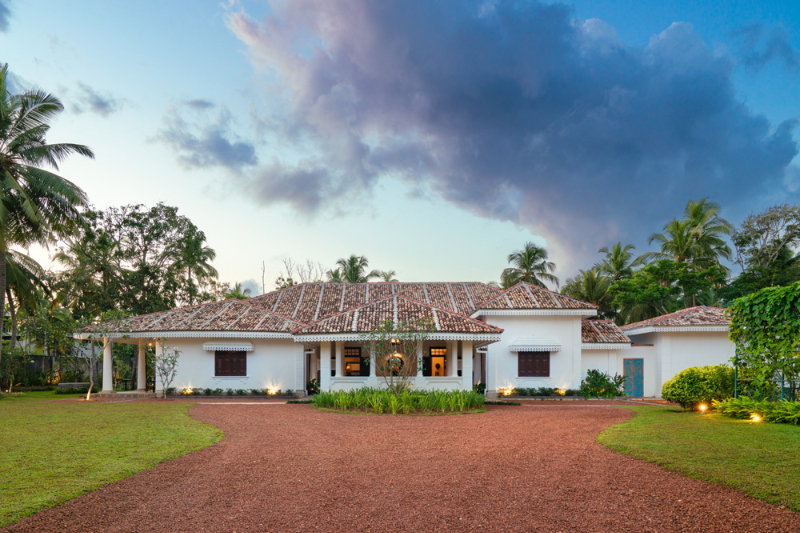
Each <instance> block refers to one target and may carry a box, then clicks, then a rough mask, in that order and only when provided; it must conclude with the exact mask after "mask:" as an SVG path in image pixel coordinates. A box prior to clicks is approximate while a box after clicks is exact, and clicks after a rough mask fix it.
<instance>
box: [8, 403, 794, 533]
mask: <svg viewBox="0 0 800 533" xmlns="http://www.w3.org/2000/svg"><path fill="white" fill-rule="evenodd" d="M190 413H191V415H192V416H194V417H196V418H198V419H200V420H203V421H206V422H208V423H210V424H213V425H215V426H217V427H219V428H221V429H223V430H224V431H225V434H226V437H225V438H224V439H223V440H222V441H221V442H220V443H218V444H216V445H214V446H211V447H209V448H206V449H203V450H200V451H198V452H195V453H192V454H189V455H187V456H184V457H181V458H179V459H176V460H174V461H171V462H168V463H164V464H162V465H160V466H158V467H156V468H154V469H152V470H149V471H147V472H143V473H141V474H139V475H136V476H133V477H131V478H128V479H125V480H122V481H120V482H117V483H113V484H111V485H107V486H105V487H103V488H101V489H100V490H97V491H95V492H92V493H89V494H86V495H84V496H82V497H80V498H76V499H74V500H72V501H70V502H67V503H66V504H64V505H61V506H59V507H55V508H52V509H49V510H46V511H43V512H40V513H38V514H36V515H34V516H32V517H29V518H27V519H25V520H23V521H22V522H19V523H17V524H14V525H12V526H9V527H8V528H7V529H6V530H5V531H7V532H12V531H13V532H21V531H26V532H50V531H52V532H56V531H58V532H88V531H92V532H95V533H99V532H145V531H147V532H149V531H159V532H160V531H164V532H167V531H169V532H175V531H178V532H181V531H187V532H188V531H198V532H200V531H219V532H231V531H236V532H246V531H247V532H249V531H276V532H303V533H307V532H315V531H320V532H338V531H342V532H345V531H346V532H362V531H370V532H384V531H386V532H389V531H402V532H412V531H413V532H426V531H443V532H444V531H448V532H452V531H493V532H494V531H501V532H522V531H525V532H527V531H536V532H539V531H541V532H578V531H580V532H615V533H617V532H637V533H642V532H675V531H681V532H683V531H692V532H695V531H698V532H726V533H728V532H731V531H734V532H737V533H741V532H750V531H753V532H755V531H758V532H764V531H775V532H778V531H780V532H790V531H800V515H797V514H795V513H792V512H790V511H787V510H784V509H778V508H777V507H774V506H771V505H768V504H766V503H763V502H761V501H758V500H755V499H752V498H749V497H747V496H745V495H743V494H741V493H739V492H736V491H733V490H730V489H727V488H724V487H718V486H715V485H710V484H707V483H703V482H700V481H696V480H692V479H688V478H684V477H681V476H679V475H677V474H674V473H671V472H668V471H666V470H663V469H660V468H658V467H656V466H654V465H652V464H648V463H645V462H642V461H638V460H635V459H632V458H629V457H627V456H623V455H618V454H615V453H613V452H610V451H608V450H607V449H605V448H603V447H602V446H600V445H599V444H598V443H597V442H596V440H595V437H596V435H597V433H598V432H599V431H601V430H602V429H603V428H605V427H607V426H609V425H611V424H616V423H619V422H622V421H624V420H626V419H627V418H628V417H630V416H631V412H630V411H628V410H624V409H618V408H616V407H615V406H613V405H606V406H601V405H597V406H596V407H592V408H581V407H579V406H571V407H558V406H552V407H548V408H546V409H545V408H541V409H537V408H522V407H509V406H490V408H489V412H488V413H485V414H477V415H461V416H438V417H375V416H359V415H344V414H334V413H324V412H318V411H315V410H314V409H312V408H311V407H309V406H307V405H273V406H270V407H268V408H266V407H265V406H263V405H252V404H250V403H249V402H248V403H244V402H243V403H240V404H230V403H227V404H224V405H221V404H214V403H209V404H205V405H196V406H194V407H192V408H191V411H190Z"/></svg>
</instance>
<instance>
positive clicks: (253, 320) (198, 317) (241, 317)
mask: <svg viewBox="0 0 800 533" xmlns="http://www.w3.org/2000/svg"><path fill="white" fill-rule="evenodd" d="M301 326H303V323H302V322H298V321H296V320H292V319H291V318H290V317H286V316H282V315H279V314H277V313H273V312H271V311H267V310H264V309H260V308H258V307H254V306H252V305H249V304H248V303H247V301H242V300H224V301H222V302H213V303H207V304H201V305H194V306H190V307H181V308H178V309H172V310H170V311H160V312H158V313H151V314H149V315H140V316H135V317H131V318H128V319H125V320H123V321H122V322H121V323H120V327H119V328H116V329H117V331H118V332H124V333H145V332H149V331H152V332H167V331H253V332H260V333H290V332H291V331H292V330H293V329H297V328H298V327H301ZM97 329H98V326H87V327H85V328H83V329H82V330H81V331H83V332H85V333H91V332H92V331H96V330H97Z"/></svg>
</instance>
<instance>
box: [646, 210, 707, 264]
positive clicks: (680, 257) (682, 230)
mask: <svg viewBox="0 0 800 533" xmlns="http://www.w3.org/2000/svg"><path fill="white" fill-rule="evenodd" d="M654 242H656V243H659V244H660V245H661V249H660V251H658V252H647V253H646V254H644V255H642V256H641V257H639V258H638V259H637V260H636V263H649V262H650V261H654V260H658V259H669V260H670V261H675V262H676V263H686V262H690V261H691V260H692V259H694V258H697V257H699V256H700V255H702V253H701V249H700V247H699V246H698V244H697V242H696V241H695V239H694V236H693V235H692V227H691V226H690V225H689V223H688V222H686V221H681V220H678V219H677V218H676V219H673V220H672V222H670V223H669V224H667V225H666V226H664V231H663V233H654V234H653V235H651V236H650V238H649V239H647V243H648V244H652V243H654Z"/></svg>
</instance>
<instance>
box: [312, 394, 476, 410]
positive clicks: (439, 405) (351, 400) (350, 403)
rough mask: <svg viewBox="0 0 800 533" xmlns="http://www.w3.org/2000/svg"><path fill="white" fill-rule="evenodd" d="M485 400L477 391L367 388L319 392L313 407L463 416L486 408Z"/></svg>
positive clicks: (314, 399)
mask: <svg viewBox="0 0 800 533" xmlns="http://www.w3.org/2000/svg"><path fill="white" fill-rule="evenodd" d="M485 400H486V398H485V397H484V396H483V395H482V394H478V393H477V392H474V391H408V390H406V391H403V392H401V393H400V394H395V393H393V392H391V391H389V390H381V389H371V388H364V389H358V390H352V391H320V393H319V394H316V395H315V396H314V398H313V405H315V406H316V407H323V408H327V409H333V410H336V411H357V412H369V413H375V414H383V413H391V414H393V415H397V414H417V413H448V412H450V413H460V412H469V411H475V410H479V409H482V408H483V405H484V402H485Z"/></svg>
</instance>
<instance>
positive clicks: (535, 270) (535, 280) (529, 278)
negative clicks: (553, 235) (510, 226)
mask: <svg viewBox="0 0 800 533" xmlns="http://www.w3.org/2000/svg"><path fill="white" fill-rule="evenodd" d="M508 262H509V263H510V264H512V265H513V266H512V267H509V268H506V269H505V270H503V273H502V274H501V280H502V284H503V286H509V287H510V286H513V285H516V284H517V283H519V282H520V281H525V282H527V283H532V284H534V285H541V286H544V281H549V282H551V283H555V285H556V287H558V278H557V277H556V276H554V275H553V274H551V272H553V271H554V270H555V269H556V265H555V263H553V262H552V261H548V260H547V250H545V249H544V248H542V247H539V246H536V245H535V244H534V243H532V242H528V243H525V248H523V249H522V250H518V251H516V252H513V253H511V254H509V256H508ZM543 280H544V281H543Z"/></svg>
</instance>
